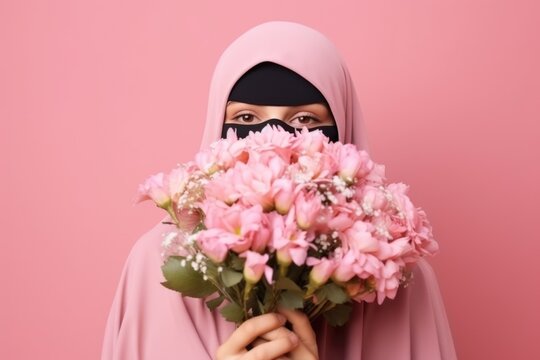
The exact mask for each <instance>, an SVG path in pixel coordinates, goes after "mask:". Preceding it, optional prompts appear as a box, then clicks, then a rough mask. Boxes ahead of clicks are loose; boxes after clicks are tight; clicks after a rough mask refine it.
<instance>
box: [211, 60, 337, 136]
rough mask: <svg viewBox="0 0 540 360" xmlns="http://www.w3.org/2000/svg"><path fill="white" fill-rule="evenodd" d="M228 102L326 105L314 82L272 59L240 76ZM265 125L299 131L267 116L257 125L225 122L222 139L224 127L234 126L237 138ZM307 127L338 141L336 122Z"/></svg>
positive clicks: (222, 132) (293, 131)
mask: <svg viewBox="0 0 540 360" xmlns="http://www.w3.org/2000/svg"><path fill="white" fill-rule="evenodd" d="M228 101H238V102H243V103H248V104H253V105H268V106H298V105H306V104H313V103H324V104H325V105H326V106H328V103H327V101H326V99H325V98H324V96H323V94H321V92H320V91H319V90H318V89H317V88H316V87H315V86H314V85H313V84H311V83H310V82H309V81H307V80H306V79H305V78H303V77H302V76H300V75H299V74H297V73H296V72H294V71H292V70H290V69H288V68H286V67H284V66H281V65H278V64H276V63H273V62H262V63H260V64H257V65H255V66H254V67H252V68H251V69H250V70H248V71H247V72H246V73H245V74H244V75H242V77H240V79H238V81H237V82H236V83H235V84H234V86H233V88H232V90H231V92H230V94H229V98H228ZM328 108H330V107H329V106H328ZM268 124H273V125H278V126H281V127H282V128H283V129H284V130H286V131H288V132H290V133H292V134H294V133H295V131H299V130H300V128H296V127H293V126H290V125H288V124H287V123H285V122H284V121H282V120H281V119H270V120H266V121H264V122H261V123H258V124H225V123H224V124H223V126H222V129H221V138H226V137H227V130H229V129H230V128H232V129H236V134H237V136H238V137H239V138H244V137H246V136H248V134H249V132H250V131H261V130H262V129H263V128H264V127H265V126H266V125H268ZM308 130H309V131H314V130H321V131H322V132H323V133H324V135H325V136H327V137H328V138H329V139H330V141H333V142H337V141H339V135H338V129H337V126H336V125H335V124H333V125H325V126H318V127H312V128H308Z"/></svg>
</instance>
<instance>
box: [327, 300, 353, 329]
mask: <svg viewBox="0 0 540 360" xmlns="http://www.w3.org/2000/svg"><path fill="white" fill-rule="evenodd" d="M351 311H352V305H350V304H338V305H336V306H334V307H333V308H331V309H330V310H328V311H325V312H324V313H323V316H324V318H325V319H326V321H327V322H328V324H330V325H331V326H343V325H345V323H347V321H348V320H349V317H350V315H351Z"/></svg>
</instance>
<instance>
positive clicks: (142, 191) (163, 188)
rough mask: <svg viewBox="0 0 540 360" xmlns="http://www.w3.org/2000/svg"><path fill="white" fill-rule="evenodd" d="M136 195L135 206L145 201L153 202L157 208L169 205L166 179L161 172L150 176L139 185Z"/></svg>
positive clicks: (169, 199)
mask: <svg viewBox="0 0 540 360" xmlns="http://www.w3.org/2000/svg"><path fill="white" fill-rule="evenodd" d="M137 195H138V197H137V199H136V201H135V204H137V203H140V202H141V201H145V200H153V201H154V202H155V203H156V204H157V206H159V207H161V208H166V207H167V206H168V205H169V204H170V203H171V198H170V196H169V192H168V188H167V179H166V177H165V175H164V174H163V173H162V172H160V173H158V174H156V175H152V176H150V177H149V178H148V179H146V180H145V181H144V183H142V184H140V185H139V189H138V194H137Z"/></svg>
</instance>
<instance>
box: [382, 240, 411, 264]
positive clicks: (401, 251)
mask: <svg viewBox="0 0 540 360" xmlns="http://www.w3.org/2000/svg"><path fill="white" fill-rule="evenodd" d="M412 250H413V248H412V246H411V244H410V239H409V238H408V237H402V238H399V239H395V240H393V241H392V242H386V241H379V249H378V250H377V252H376V253H375V255H376V256H377V257H378V258H379V259H381V260H386V259H395V258H400V257H402V256H403V255H405V254H407V253H409V252H411V251H412Z"/></svg>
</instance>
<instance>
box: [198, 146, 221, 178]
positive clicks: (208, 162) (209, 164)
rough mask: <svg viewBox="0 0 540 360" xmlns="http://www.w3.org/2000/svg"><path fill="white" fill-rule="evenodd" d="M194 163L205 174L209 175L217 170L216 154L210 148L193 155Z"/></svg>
mask: <svg viewBox="0 0 540 360" xmlns="http://www.w3.org/2000/svg"><path fill="white" fill-rule="evenodd" d="M195 163H196V164H197V166H198V167H199V169H200V170H201V171H202V172H203V173H205V174H207V175H211V174H213V173H215V172H216V171H218V170H219V165H218V159H217V156H216V155H215V154H214V153H213V152H212V151H211V150H203V151H199V152H198V153H197V154H196V155H195Z"/></svg>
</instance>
